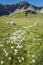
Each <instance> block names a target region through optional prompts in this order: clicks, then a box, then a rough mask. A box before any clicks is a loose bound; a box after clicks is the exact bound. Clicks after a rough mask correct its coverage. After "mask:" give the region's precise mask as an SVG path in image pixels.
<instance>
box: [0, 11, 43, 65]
mask: <svg viewBox="0 0 43 65" xmlns="http://www.w3.org/2000/svg"><path fill="white" fill-rule="evenodd" d="M24 15H25V13H24V12H23V13H19V14H17V16H16V17H13V16H12V17H10V16H8V17H0V65H43V14H37V15H33V14H29V16H27V17H26V16H24Z"/></svg>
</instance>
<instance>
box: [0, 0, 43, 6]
mask: <svg viewBox="0 0 43 65" xmlns="http://www.w3.org/2000/svg"><path fill="white" fill-rule="evenodd" d="M21 1H27V2H28V3H30V4H32V5H35V6H43V0H0V3H1V4H16V3H19V2H21Z"/></svg>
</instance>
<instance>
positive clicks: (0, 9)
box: [0, 1, 43, 16]
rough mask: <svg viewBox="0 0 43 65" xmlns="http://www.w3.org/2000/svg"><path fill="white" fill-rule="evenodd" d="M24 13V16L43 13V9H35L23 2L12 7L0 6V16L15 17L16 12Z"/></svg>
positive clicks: (35, 7)
mask: <svg viewBox="0 0 43 65" xmlns="http://www.w3.org/2000/svg"><path fill="white" fill-rule="evenodd" d="M23 11H25V12H26V14H28V13H33V14H36V13H39V12H40V13H43V7H37V6H34V5H31V4H29V3H27V2H25V1H23V2H19V3H18V4H12V5H3V4H0V16H3V15H12V14H13V15H15V14H16V13H18V12H23Z"/></svg>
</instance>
